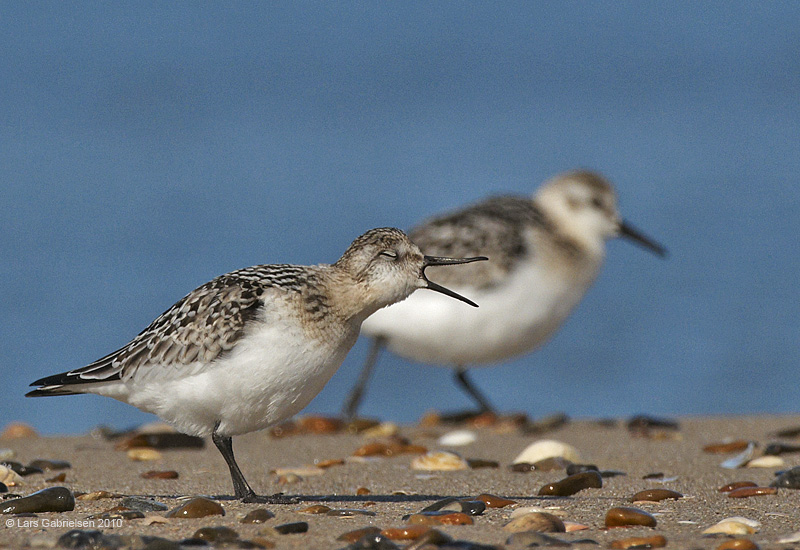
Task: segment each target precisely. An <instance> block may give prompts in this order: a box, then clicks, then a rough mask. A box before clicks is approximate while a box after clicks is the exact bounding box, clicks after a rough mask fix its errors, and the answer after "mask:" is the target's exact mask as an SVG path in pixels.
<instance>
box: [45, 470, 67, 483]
mask: <svg viewBox="0 0 800 550" xmlns="http://www.w3.org/2000/svg"><path fill="white" fill-rule="evenodd" d="M66 480H67V474H66V473H64V472H61V473H60V474H58V475H55V476H53V477H51V478H49V479H45V481H46V482H47V483H63V482H65V481H66Z"/></svg>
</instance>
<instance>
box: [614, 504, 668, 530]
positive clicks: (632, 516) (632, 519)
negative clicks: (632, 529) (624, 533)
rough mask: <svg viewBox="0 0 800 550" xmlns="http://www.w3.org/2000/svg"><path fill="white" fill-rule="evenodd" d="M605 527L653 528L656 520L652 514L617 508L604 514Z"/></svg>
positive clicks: (636, 509)
mask: <svg viewBox="0 0 800 550" xmlns="http://www.w3.org/2000/svg"><path fill="white" fill-rule="evenodd" d="M605 525H606V527H628V526H630V525H642V526H644V527H655V526H656V518H655V517H653V515H652V514H649V513H647V512H645V511H644V510H640V509H638V508H631V507H629V506H618V507H616V508H611V509H610V510H609V511H608V512H606V521H605Z"/></svg>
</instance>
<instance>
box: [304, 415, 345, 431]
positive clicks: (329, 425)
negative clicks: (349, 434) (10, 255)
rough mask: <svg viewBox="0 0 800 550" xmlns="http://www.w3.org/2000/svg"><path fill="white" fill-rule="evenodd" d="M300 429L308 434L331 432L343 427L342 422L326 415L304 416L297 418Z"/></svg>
mask: <svg viewBox="0 0 800 550" xmlns="http://www.w3.org/2000/svg"><path fill="white" fill-rule="evenodd" d="M297 425H298V426H299V427H300V430H301V431H303V432H305V433H310V434H332V433H336V432H340V431H342V430H343V429H344V422H342V421H341V420H339V419H338V418H332V417H327V416H316V415H312V416H304V417H302V418H299V419H298V420H297Z"/></svg>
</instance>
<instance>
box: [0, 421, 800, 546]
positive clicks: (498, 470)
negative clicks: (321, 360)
mask: <svg viewBox="0 0 800 550" xmlns="http://www.w3.org/2000/svg"><path fill="white" fill-rule="evenodd" d="M627 420H628V419H614V420H613V421H604V422H600V421H597V420H592V419H582V420H571V421H568V422H566V423H565V424H563V425H561V426H559V427H556V428H554V429H551V430H548V431H546V432H544V433H539V434H537V433H529V432H527V431H526V430H524V429H522V428H520V427H515V426H513V425H512V424H511V423H509V422H497V423H488V425H486V426H478V427H476V426H474V425H470V424H464V423H462V424H459V425H457V426H454V425H452V424H439V425H434V426H421V425H409V426H400V427H399V435H400V436H403V437H405V438H406V439H407V440H408V441H409V442H410V443H411V444H412V445H416V446H422V447H425V448H426V449H429V450H436V449H448V450H452V451H455V452H457V453H458V454H459V455H461V456H462V457H464V458H465V459H469V460H476V459H481V460H484V461H495V462H497V463H498V465H497V467H482V468H471V469H467V470H460V471H421V470H415V469H412V467H411V463H412V460H413V459H414V457H415V456H418V455H415V454H400V455H397V456H391V457H388V458H386V457H380V458H366V459H364V458H361V459H358V458H353V453H354V452H355V451H356V450H357V449H359V448H360V447H362V446H364V445H365V444H367V443H370V442H375V441H381V439H380V437H378V438H377V439H376V438H370V437H368V436H366V435H363V434H354V433H347V432H344V431H342V432H339V433H332V434H305V435H292V436H286V437H279V438H278V437H273V436H272V435H270V434H269V433H267V432H260V433H255V434H249V435H247V436H242V437H238V438H234V450H235V452H236V456H237V460H238V462H239V464H240V466H241V467H242V470H243V472H244V473H245V475H246V476H247V478H248V481H249V482H250V484H251V485H252V486H253V488H254V489H256V491H257V492H259V493H260V494H273V493H276V492H279V491H283V492H285V493H286V494H289V495H294V496H297V497H298V498H299V499H300V502H299V503H297V504H285V505H258V504H242V503H240V502H237V501H235V500H233V499H232V498H231V495H232V488H231V482H230V477H229V474H228V470H227V468H226V467H225V464H224V462H223V460H222V458H221V456H220V454H219V453H218V451H217V450H216V449H215V448H214V446H213V445H212V444H211V443H210V441H208V442H206V445H205V447H204V448H203V449H178V450H168V449H165V450H161V451H160V457H159V458H157V459H155V460H150V461H133V460H131V459H130V458H129V457H128V455H127V453H126V451H124V450H116V449H115V444H116V443H117V442H115V441H112V440H107V439H105V438H104V437H102V436H100V435H99V434H96V433H94V434H89V435H80V436H69V437H66V436H65V437H41V436H39V437H24V438H14V439H8V438H5V439H0V449H10V450H11V451H13V453H14V458H13V460H15V461H18V462H20V463H22V464H29V463H30V462H31V461H33V460H35V459H48V460H66V461H68V462H69V463H70V464H71V467H70V468H69V469H66V470H61V472H63V473H65V479H64V481H61V482H47V481H45V480H46V479H52V478H53V477H54V476H55V475H56V474H57V473H60V472H45V473H43V474H34V475H28V476H25V477H23V478H22V484H21V485H19V486H16V487H10V491H11V492H12V493H15V494H18V495H23V496H24V495H29V494H31V493H33V492H35V491H38V490H40V489H44V488H47V487H53V486H63V487H66V488H68V489H70V490H71V491H72V492H73V493H75V494H80V493H92V492H95V491H107V492H109V493H111V494H112V495H114V496H111V497H109V498H103V499H99V500H80V499H79V500H77V502H76V505H75V509H74V510H73V511H69V512H61V513H56V512H47V513H38V514H36V517H16V516H12V515H4V516H3V520H4V527H3V529H2V531H0V546H2V547H9V548H16V547H22V546H26V545H35V546H43V547H48V546H53V545H55V544H56V541H57V540H58V538H59V536H61V535H62V534H64V533H66V532H67V531H69V530H71V528H72V527H73V526H74V525H80V528H81V529H84V530H88V529H92V528H95V529H100V530H102V531H103V532H104V533H105V534H107V535H114V534H115V535H147V536H157V537H162V538H165V539H169V540H172V541H181V540H184V539H187V538H190V537H192V536H193V534H194V533H195V532H196V531H197V530H198V529H199V528H201V527H206V526H227V527H229V528H231V529H233V530H235V531H236V533H238V535H239V538H240V539H241V540H251V541H254V542H255V543H256V544H261V545H263V546H267V547H269V546H270V545H274V547H276V548H320V549H331V548H345V547H347V545H348V544H349V543H347V542H344V541H342V540H337V537H339V536H340V535H342V534H343V533H346V532H349V531H352V530H355V529H359V528H362V527H367V526H377V527H380V528H381V529H387V528H394V527H402V526H404V525H405V524H406V523H405V522H404V521H403V519H402V518H403V516H404V515H406V514H412V513H415V512H419V511H420V510H421V509H422V508H424V507H425V506H428V505H430V504H432V503H434V502H436V501H437V500H440V499H443V498H446V497H469V498H474V497H476V496H477V495H479V494H482V493H490V494H493V495H498V496H501V497H505V498H508V499H512V500H514V501H516V504H513V505H509V506H506V507H503V508H487V509H486V510H485V511H484V512H483V513H482V514H481V515H477V516H474V517H472V519H473V521H474V523H473V524H472V525H442V526H437V527H436V528H437V529H438V530H440V531H441V532H443V533H445V534H447V535H448V536H449V537H451V538H452V539H453V540H458V541H469V542H471V543H475V544H479V543H480V544H484V545H491V546H496V547H498V548H515V547H522V546H517V545H515V544H516V543H515V544H508V545H507V544H506V541H507V539H508V537H509V536H510V535H512V533H511V532H509V531H508V530H506V529H504V526H505V525H506V524H507V523H508V522H509V521H510V517H511V514H512V513H513V512H514V510H515V509H518V508H521V507H528V506H535V507H540V508H543V509H546V511H547V512H550V513H553V514H555V515H557V516H558V517H560V518H561V519H562V520H564V521H565V522H567V523H568V524H569V525H573V527H572V528H575V527H574V525H575V524H579V525H583V526H585V527H586V528H585V529H582V530H576V531H572V532H566V533H564V532H558V533H548V534H549V535H550V536H554V537H557V538H558V539H561V540H563V541H584V542H585V541H587V539H588V540H591V541H595V542H597V543H598V544H600V545H602V546H604V547H606V546H609V545H610V544H612V542H613V541H618V540H621V539H627V538H630V537H639V536H646V537H650V536H653V535H662V536H663V537H665V538H666V541H667V547H668V548H717V547H719V546H720V544H722V543H724V542H725V541H726V538H724V537H722V538H720V537H719V536H718V537H709V536H704V535H703V534H702V532H703V531H704V530H705V529H707V528H708V527H710V526H712V525H714V524H716V523H717V522H719V521H720V520H723V519H725V518H728V517H736V516H740V517H744V518H748V519H749V520H754V521H755V522H758V523H759V524H760V525H759V526H758V527H756V528H755V532H754V533H752V534H748V535H743V536H744V537H745V538H747V539H749V540H750V541H752V542H754V543H756V544H757V545H759V546H760V547H761V548H773V547H774V548H790V547H792V546H793V545H792V544H791V543H785V542H779V541H781V540H783V539H786V538H787V537H790V536H791V535H792V534H793V533H795V532H797V531H798V530H800V513H798V503H800V491H796V490H792V489H784V488H781V489H779V490H778V491H777V494H768V495H760V496H752V497H749V498H730V497H729V496H728V494H726V493H722V492H719V488H720V487H722V486H723V485H726V484H728V483H732V482H737V481H745V480H746V481H752V482H754V483H756V484H757V485H759V486H768V485H769V484H770V483H771V482H772V481H773V480H774V479H775V472H776V471H777V470H788V469H790V468H792V467H795V466H798V465H800V453H792V452H788V453H784V454H781V455H779V456H780V459H782V461H783V465H780V466H779V465H776V464H771V465H769V466H767V467H756V468H749V467H742V468H738V469H726V468H722V467H721V466H720V464H721V463H722V462H723V461H724V460H726V459H729V458H731V457H733V456H735V455H736V452H729V453H723V454H712V453H710V452H707V451H705V450H704V447H706V446H707V445H709V444H713V443H721V442H724V441H727V440H745V441H753V442H756V443H757V449H756V453H755V456H758V455H760V454H761V452H762V451H763V449H764V448H765V446H766V445H767V444H768V443H771V442H777V441H781V442H783V443H786V444H790V445H793V444H796V443H798V441H797V440H795V439H793V438H792V437H788V436H785V437H778V436H777V435H776V433H778V432H779V431H781V430H786V429H789V428H794V427H798V426H800V416H737V417H714V418H692V417H682V418H674V419H671V420H674V421H676V422H677V423H678V428H677V429H652V430H645V431H644V432H641V431H632V430H631V429H629V427H628V426H627V425H626V423H627ZM455 429H458V430H469V431H471V432H472V433H474V435H475V436H476V438H475V441H474V442H472V443H470V444H467V445H464V446H459V447H444V446H442V445H441V444H439V443H438V438H439V437H441V436H442V435H444V434H446V433H448V432H450V431H453V430H455ZM540 439H554V440H558V441H561V442H564V443H567V444H569V445H572V446H574V447H575V448H576V449H577V450H578V452H579V453H580V462H581V463H591V464H595V465H597V466H598V468H599V469H600V470H606V471H616V472H620V473H623V474H624V475H616V476H613V477H604V478H603V486H602V488H590V489H584V490H582V491H580V492H578V493H576V494H574V495H573V496H569V497H542V496H538V492H539V489H540V488H541V487H542V486H543V485H545V484H548V483H552V482H555V481H558V480H560V479H563V478H565V477H566V472H565V470H564V469H557V470H552V471H530V472H516V471H512V470H511V468H510V465H511V463H512V462H513V461H514V459H515V457H516V456H517V455H518V454H519V453H520V452H521V451H522V450H523V449H524V448H525V447H526V446H528V445H529V444H531V443H532V442H534V441H537V440H540ZM335 459H344V462H343V463H336V462H335V463H334V464H333V465H331V466H329V467H326V468H324V469H308V468H306V469H304V470H300V471H297V472H294V473H293V472H291V471H290V472H288V473H286V472H282V473H283V477H281V476H280V475H279V474H276V473H274V472H273V470H275V469H277V468H303V467H307V466H309V465H313V464H315V463H319V462H321V461H330V460H335ZM772 462H774V460H773V461H772ZM323 464H324V463H323ZM152 470H157V471H170V470H173V471H175V472H177V473H178V476H179V477H178V478H177V479H144V478H143V477H142V476H141V474H143V473H145V472H147V471H152ZM655 473H662V474H663V476H664V477H663V478H661V479H644V478H645V477H646V476H650V475H651V474H655ZM653 488H664V489H671V490H673V491H677V492H679V493H681V494H682V495H684V496H683V498H680V499H677V500H663V501H661V502H654V503H636V504H633V503H632V502H631V497H632V496H633V495H634V494H635V493H637V492H639V491H642V490H645V489H653ZM357 493H361V494H357ZM127 495H139V496H147V497H151V498H154V499H155V500H157V501H159V502H161V503H163V504H165V505H166V506H167V507H169V508H174V507H176V506H178V505H179V504H181V503H183V502H185V498H183V497H186V496H198V495H209V496H212V497H213V498H215V499H217V501H218V502H219V503H220V504H221V505H222V507H223V508H224V510H225V516H224V517H223V516H209V517H204V518H200V519H176V518H171V519H167V520H164V519H161V518H163V516H164V515H165V512H148V513H146V516H148V517H145V518H144V519H130V520H122V521H117V522H114V523H113V525H103V524H102V523H101V522H100V520H91V519H87V518H88V517H89V516H92V515H95V514H99V513H101V512H103V511H105V510H108V509H110V508H112V507H114V506H117V505H118V504H119V503H120V502H121V500H122V498H123V496H127ZM3 496H5V497H6V498H5V499H4V500H3V501H2V502H3V504H4V505H6V504H7V503H8V502H10V500H9V499H8V495H7V494H6V495H3ZM314 504H324V505H326V506H328V507H330V508H332V509H355V510H361V511H366V512H370V513H374V516H373V515H354V516H351V517H332V516H328V515H320V514H316V515H311V514H307V513H302V512H300V510H303V509H305V508H308V507H309V506H311V505H314ZM618 506H635V507H637V508H639V509H642V510H645V511H646V512H649V513H650V514H652V515H653V516H654V517H655V518H656V520H657V525H656V526H655V527H654V528H650V527H629V528H614V529H606V528H605V516H606V513H607V511H608V510H609V509H611V508H614V507H618ZM257 508H267V509H269V510H270V511H271V512H272V513H274V515H275V517H274V518H272V519H269V520H268V521H266V522H264V523H261V524H244V523H241V522H240V520H241V518H242V517H243V516H244V515H245V514H246V513H247V512H249V511H251V510H254V509H257ZM156 516H157V518H156V519H152V518H153V517H156ZM78 522H80V523H78ZM292 522H307V523H308V530H307V532H305V533H298V534H278V533H277V532H275V531H274V529H273V528H274V527H275V526H278V525H282V524H286V523H292ZM518 540H519V539H518ZM394 544H397V546H398V547H401V548H402V547H405V546H407V545H408V544H410V543H409V542H408V541H395V543H394ZM586 544H589V543H588V542H586ZM798 544H800V543H795V544H794V546H798ZM237 545H239V543H233V547H236V546H237ZM576 546H577V545H576ZM580 546H581V547H584V548H589V547H590V546H584V545H583V544H581V545H580ZM462 547H463V548H468V546H462Z"/></svg>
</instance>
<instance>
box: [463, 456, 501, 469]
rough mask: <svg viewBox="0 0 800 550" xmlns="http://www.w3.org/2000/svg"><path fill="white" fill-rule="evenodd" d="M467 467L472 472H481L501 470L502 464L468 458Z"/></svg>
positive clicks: (494, 461)
mask: <svg viewBox="0 0 800 550" xmlns="http://www.w3.org/2000/svg"><path fill="white" fill-rule="evenodd" d="M467 465H468V466H469V467H470V469H472V470H479V469H481V468H499V467H500V463H499V462H497V461H496V460H484V459H482V458H468V459H467Z"/></svg>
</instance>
